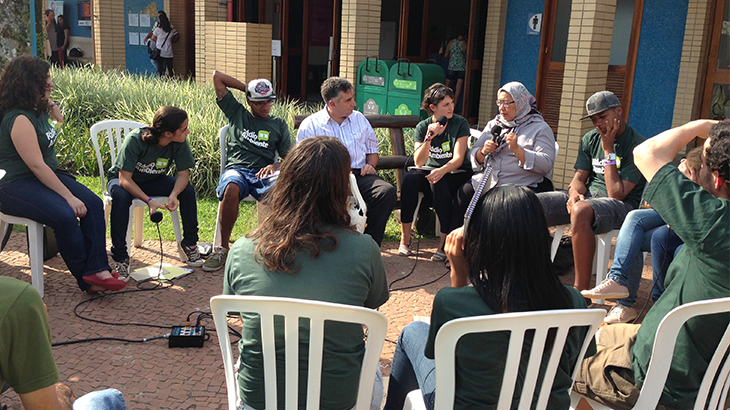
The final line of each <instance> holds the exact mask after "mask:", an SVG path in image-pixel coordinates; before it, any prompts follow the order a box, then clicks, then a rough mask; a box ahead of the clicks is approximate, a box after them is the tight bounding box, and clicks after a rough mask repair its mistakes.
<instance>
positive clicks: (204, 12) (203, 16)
mask: <svg viewBox="0 0 730 410" xmlns="http://www.w3.org/2000/svg"><path fill="white" fill-rule="evenodd" d="M226 18H227V8H226V7H225V6H221V5H220V4H218V0H196V2H195V80H196V81H199V82H205V81H207V80H208V79H209V78H210V75H211V73H212V70H211V71H210V72H209V71H206V70H205V67H206V66H205V55H206V49H205V33H206V27H207V25H206V23H207V22H225V21H226ZM221 52H225V50H221Z"/></svg>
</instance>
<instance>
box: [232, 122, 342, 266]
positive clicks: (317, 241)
mask: <svg viewBox="0 0 730 410" xmlns="http://www.w3.org/2000/svg"><path fill="white" fill-rule="evenodd" d="M349 174H350V154H349V153H348V151H347V148H345V146H344V145H342V143H341V142H340V140H338V139H337V138H333V137H323V136H319V137H313V138H308V139H305V140H304V141H302V142H300V143H299V144H297V146H296V147H294V149H292V150H291V152H289V155H287V157H286V159H285V160H284V162H283V163H282V164H281V173H280V174H279V178H278V179H277V181H276V185H274V187H273V188H272V189H271V191H269V193H268V199H267V203H268V205H269V206H270V207H271V209H272V212H271V214H269V216H268V217H267V218H266V219H265V220H264V222H263V223H262V224H261V225H260V226H259V227H258V228H256V229H255V230H254V231H252V232H251V233H249V234H248V235H246V236H247V237H248V238H252V239H253V240H254V242H256V250H255V252H254V253H255V258H256V261H257V262H258V263H259V264H262V265H263V266H264V267H265V268H266V269H268V270H270V271H284V272H288V273H296V272H298V271H299V268H300V266H294V258H295V257H296V255H297V253H298V252H300V251H305V252H308V253H309V255H310V256H311V258H312V259H316V258H318V257H319V254H320V247H321V248H324V250H325V251H332V250H334V249H335V248H336V247H337V237H335V235H334V234H332V233H331V232H328V231H324V230H322V229H323V228H324V225H333V226H336V227H341V228H346V229H349V228H351V227H350V216H349V215H348V213H347V198H348V196H349V195H350V179H349V178H350V177H349Z"/></svg>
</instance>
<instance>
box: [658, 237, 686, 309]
mask: <svg viewBox="0 0 730 410" xmlns="http://www.w3.org/2000/svg"><path fill="white" fill-rule="evenodd" d="M682 244H683V242H682V240H681V239H679V236H677V234H676V233H675V232H674V231H673V230H671V229H669V227H668V226H667V225H662V226H660V227H659V228H657V229H656V230H655V231H654V234H653V235H652V237H651V264H652V267H653V269H654V289H653V290H652V292H651V300H652V301H653V302H656V301H657V299H659V296H661V295H662V293H664V277H665V276H666V275H667V270H669V264H670V263H672V261H673V260H674V256H675V255H677V252H679V249H680V248H681V247H682Z"/></svg>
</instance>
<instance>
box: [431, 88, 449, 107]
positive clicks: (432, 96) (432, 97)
mask: <svg viewBox="0 0 730 410" xmlns="http://www.w3.org/2000/svg"><path fill="white" fill-rule="evenodd" d="M442 88H446V86H445V85H442V86H441V87H439V88H437V89H435V90H433V93H432V94H431V98H429V99H428V101H429V104H433V105H436V103H435V102H434V101H433V99H434V98H436V93H437V92H439V91H441V89H442Z"/></svg>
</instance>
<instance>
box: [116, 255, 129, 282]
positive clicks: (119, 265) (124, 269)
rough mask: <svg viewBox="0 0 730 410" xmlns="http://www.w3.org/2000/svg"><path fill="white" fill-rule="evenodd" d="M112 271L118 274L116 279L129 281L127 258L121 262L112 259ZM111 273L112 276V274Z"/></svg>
mask: <svg viewBox="0 0 730 410" xmlns="http://www.w3.org/2000/svg"><path fill="white" fill-rule="evenodd" d="M114 273H116V274H117V275H118V277H117V278H116V279H119V280H123V281H125V282H129V259H127V260H125V261H123V262H117V261H114ZM114 273H112V276H114Z"/></svg>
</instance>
